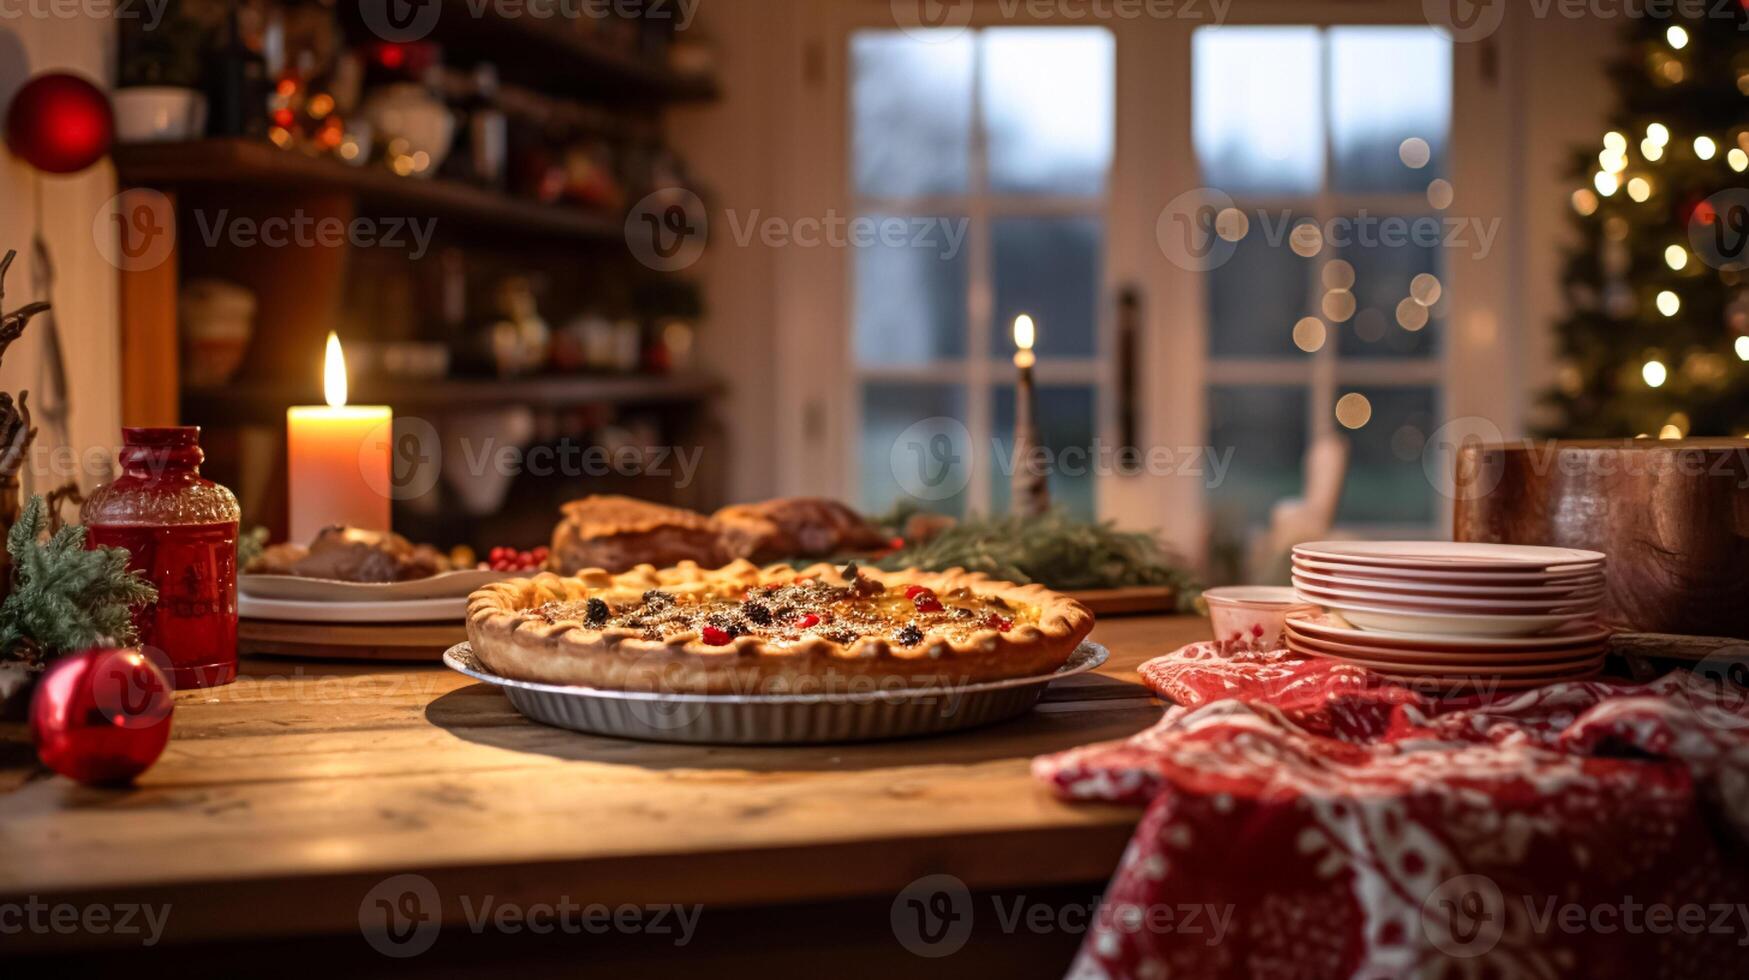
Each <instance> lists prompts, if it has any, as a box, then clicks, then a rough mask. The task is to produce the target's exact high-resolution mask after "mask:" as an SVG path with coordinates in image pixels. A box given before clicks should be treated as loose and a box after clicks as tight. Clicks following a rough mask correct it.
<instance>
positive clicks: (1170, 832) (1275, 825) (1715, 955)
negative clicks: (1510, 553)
mask: <svg viewBox="0 0 1749 980" xmlns="http://www.w3.org/2000/svg"><path fill="white" fill-rule="evenodd" d="M1140 673H1141V675H1142V677H1143V679H1144V680H1145V681H1146V682H1147V683H1148V685H1149V686H1150V687H1152V688H1153V689H1154V690H1155V691H1156V692H1158V693H1159V694H1160V695H1162V696H1163V697H1165V698H1167V699H1169V700H1171V701H1174V702H1176V704H1175V705H1174V706H1172V707H1170V708H1168V709H1167V711H1166V714H1165V717H1163V718H1162V719H1161V720H1160V723H1159V724H1157V725H1155V726H1154V727H1153V728H1151V729H1149V730H1148V731H1145V732H1142V733H1141V734H1139V735H1136V736H1134V737H1132V738H1129V739H1127V740H1124V741H1121V742H1109V743H1104V744H1100V745H1091V746H1086V747H1084V748H1079V749H1073V750H1071V751H1068V752H1063V753H1060V754H1058V755H1053V756H1045V757H1041V758H1039V759H1037V760H1036V761H1035V762H1034V764H1033V771H1034V773H1035V774H1036V775H1037V776H1038V778H1040V779H1042V780H1044V781H1045V782H1046V783H1048V784H1049V785H1050V786H1051V787H1052V789H1053V790H1054V791H1055V792H1057V793H1058V794H1059V795H1061V796H1063V797H1065V798H1068V799H1072V800H1107V801H1116V802H1123V803H1147V804H1148V809H1147V812H1146V813H1145V814H1144V815H1143V817H1142V820H1141V823H1140V825H1139V826H1138V827H1137V828H1136V834H1135V838H1134V839H1133V840H1132V841H1131V842H1130V846H1129V848H1128V849H1127V850H1126V851H1125V853H1124V856H1123V859H1122V861H1121V862H1120V864H1119V866H1118V869H1117V872H1116V874H1115V875H1114V876H1113V878H1112V880H1111V884H1110V887H1109V888H1108V889H1107V891H1106V896H1105V901H1104V903H1103V905H1102V907H1101V909H1100V911H1099V914H1098V915H1097V916H1096V920H1095V923H1094V925H1093V927H1092V928H1091V929H1090V931H1089V933H1088V936H1087V938H1086V941H1085V942H1084V943H1083V944H1082V947H1081V952H1080V955H1079V956H1078V957H1077V959H1076V963H1075V967H1074V969H1073V970H1072V972H1071V976H1074V977H1085V978H1094V977H1136V978H1140V980H1154V978H1166V977H1235V978H1238V977H1255V978H1277V977H1279V978H1296V980H1297V978H1317V977H1365V978H1373V977H1411V976H1412V977H1422V976H1431V977H1438V976H1453V977H1498V978H1513V977H1534V978H1544V977H1547V978H1554V977H1569V976H1582V977H1588V978H1611V977H1623V978H1629V977H1631V978H1636V980H1639V978H1648V977H1740V976H1749V851H1746V850H1745V843H1746V841H1749V703H1746V701H1745V699H1744V698H1743V697H1742V696H1741V695H1742V692H1741V691H1739V690H1736V689H1733V688H1730V687H1725V688H1723V689H1721V688H1720V687H1718V686H1717V685H1713V684H1708V683H1707V682H1706V681H1704V680H1702V679H1701V678H1700V677H1698V676H1696V675H1691V674H1689V673H1688V672H1685V671H1680V672H1676V673H1672V674H1670V675H1668V676H1666V677H1663V678H1661V679H1659V680H1657V681H1654V682H1652V683H1650V684H1643V685H1631V686H1630V685H1625V684H1615V683H1610V682H1601V681H1592V682H1575V683H1567V684H1557V685H1551V686H1548V687H1543V688H1538V689H1535V690H1531V691H1527V692H1523V693H1518V694H1509V693H1501V694H1495V695H1493V696H1492V697H1491V698H1469V699H1466V700H1462V701H1458V700H1445V701H1441V700H1437V699H1434V698H1430V697H1424V696H1421V695H1419V694H1416V693H1414V692H1412V691H1409V690H1406V689H1404V688H1402V687H1397V686H1394V685H1393V684H1391V683H1390V682H1388V681H1386V680H1384V679H1383V678H1380V677H1378V676H1377V675H1374V674H1371V673H1369V672H1368V671H1366V670H1363V669H1361V668H1358V667H1354V666H1350V665H1346V664H1340V663H1336V662H1334V661H1323V660H1315V661H1307V660H1301V659H1298V658H1296V657H1294V656H1292V655H1290V654H1289V653H1287V652H1286V651H1281V650H1278V651H1272V652H1264V653H1239V654H1229V653H1224V652H1222V651H1221V650H1220V649H1219V648H1218V647H1217V646H1216V645H1215V644H1212V643H1208V644H1194V645H1192V646H1189V647H1186V648H1184V649H1183V650H1180V651H1178V652H1176V653H1173V654H1170V655H1168V656H1165V657H1160V658H1158V659H1155V660H1152V661H1150V662H1148V663H1147V664H1145V665H1143V666H1142V668H1141V670H1140Z"/></svg>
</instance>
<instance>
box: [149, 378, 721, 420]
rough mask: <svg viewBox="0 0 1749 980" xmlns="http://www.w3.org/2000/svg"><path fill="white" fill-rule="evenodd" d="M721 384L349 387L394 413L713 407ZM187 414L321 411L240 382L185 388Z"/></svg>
mask: <svg viewBox="0 0 1749 980" xmlns="http://www.w3.org/2000/svg"><path fill="white" fill-rule="evenodd" d="M721 390H722V384H721V382H719V381H717V380H716V379H715V378H710V377H706V376H704V375H694V374H676V375H624V376H612V375H536V376H533V377H527V378H509V379H503V380H499V379H495V378H454V379H445V380H438V381H400V380H389V379H371V378H362V379H359V380H357V381H355V382H354V384H353V386H352V398H351V401H352V402H353V403H354V404H358V405H388V406H390V407H392V408H394V409H396V410H397V411H413V410H427V411H430V410H441V409H468V408H486V407H493V406H509V405H521V406H527V407H532V408H568V407H571V406H576V405H593V404H614V405H660V404H676V405H678V404H688V403H694V402H702V401H705V400H708V399H709V398H711V397H712V396H714V395H716V394H717V393H718V392H720V391H721ZM182 404H183V414H184V415H185V416H187V417H189V418H191V419H211V418H219V417H223V418H226V419H230V420H233V421H262V420H275V419H283V417H284V412H285V410H286V408H288V407H290V406H292V405H320V404H322V395H321V392H320V391H319V390H318V389H317V387H316V386H315V384H313V383H311V384H308V385H289V384H274V383H269V382H261V383H249V382H246V381H245V382H235V383H232V384H229V385H225V386H222V387H216V388H188V389H186V390H184V391H183V393H182Z"/></svg>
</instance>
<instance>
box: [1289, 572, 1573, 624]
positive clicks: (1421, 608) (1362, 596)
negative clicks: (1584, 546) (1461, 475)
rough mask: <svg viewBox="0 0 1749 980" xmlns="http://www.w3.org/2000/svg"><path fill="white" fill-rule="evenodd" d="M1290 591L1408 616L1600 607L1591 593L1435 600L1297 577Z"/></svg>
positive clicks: (1312, 600) (1529, 612) (1542, 612)
mask: <svg viewBox="0 0 1749 980" xmlns="http://www.w3.org/2000/svg"><path fill="white" fill-rule="evenodd" d="M1294 587H1295V590H1296V591H1297V593H1298V595H1299V596H1300V597H1301V598H1302V599H1304V600H1305V601H1307V602H1310V603H1313V604H1315V605H1320V606H1323V605H1329V604H1331V603H1336V602H1357V603H1361V604H1363V605H1368V606H1376V607H1378V608H1381V609H1402V610H1405V611H1410V612H1453V613H1478V614H1482V615H1521V616H1537V615H1553V614H1557V613H1570V614H1572V615H1575V616H1580V615H1584V614H1586V613H1588V612H1596V611H1597V610H1598V609H1600V608H1602V606H1603V593H1602V592H1593V593H1591V594H1590V595H1589V596H1582V597H1579V598H1560V599H1529V600H1525V601H1522V602H1520V601H1516V600H1511V599H1458V598H1442V597H1439V596H1418V595H1408V596H1406V595H1396V594H1393V593H1389V592H1374V591H1370V590H1364V591H1363V590H1348V589H1329V588H1321V587H1318V586H1314V585H1311V584H1309V583H1306V582H1303V581H1301V580H1300V578H1299V577H1298V576H1295V577H1294Z"/></svg>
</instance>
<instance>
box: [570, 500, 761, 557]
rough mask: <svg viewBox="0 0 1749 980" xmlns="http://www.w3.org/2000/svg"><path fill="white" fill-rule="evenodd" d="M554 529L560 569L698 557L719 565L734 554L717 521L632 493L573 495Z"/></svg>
mask: <svg viewBox="0 0 1749 980" xmlns="http://www.w3.org/2000/svg"><path fill="white" fill-rule="evenodd" d="M563 512H564V515H565V516H564V520H562V521H560V522H559V526H558V527H556V528H554V529H553V545H552V549H551V550H552V561H553V564H554V565H555V567H557V569H558V570H559V571H560V572H563V573H566V574H571V573H575V572H577V571H580V570H582V569H585V568H604V569H606V570H608V571H610V572H623V571H626V570H627V569H631V568H636V567H637V566H639V565H646V564H647V565H676V564H679V563H680V562H683V561H693V562H697V563H699V564H700V565H705V566H708V567H712V568H714V567H716V566H718V565H721V564H723V563H725V562H727V561H728V560H729V559H730V557H732V556H730V555H729V554H727V553H726V552H725V551H724V550H723V546H722V542H721V541H720V540H719V532H718V529H717V526H716V525H715V524H714V523H712V522H711V519H710V518H708V517H706V516H704V515H703V514H699V513H696V512H694V511H690V510H684V509H682V508H679V507H665V506H663V505H661V504H652V503H650V502H648V501H644V500H635V499H633V498H631V497H617V496H611V495H596V496H591V497H584V498H583V499H582V500H573V501H571V502H570V503H568V504H566V505H565V506H564V508H563Z"/></svg>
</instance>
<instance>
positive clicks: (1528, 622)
mask: <svg viewBox="0 0 1749 980" xmlns="http://www.w3.org/2000/svg"><path fill="white" fill-rule="evenodd" d="M1320 605H1323V606H1325V607H1326V608H1329V609H1334V610H1336V611H1337V612H1340V613H1341V614H1342V618H1343V619H1345V620H1347V621H1348V622H1349V623H1352V624H1353V625H1355V626H1358V627H1360V628H1361V629H1363V630H1385V631H1387V632H1391V633H1409V634H1412V635H1416V636H1498V637H1520V636H1536V635H1538V634H1541V633H1547V632H1549V631H1550V630H1555V629H1559V628H1560V627H1562V626H1565V625H1567V624H1568V623H1571V622H1573V621H1575V620H1581V619H1586V618H1588V617H1587V616H1586V614H1583V613H1581V614H1578V615H1566V614H1559V613H1547V614H1543V615H1537V616H1501V615H1489V614H1484V613H1437V612H1414V611H1411V610H1404V609H1391V608H1388V607H1385V606H1374V605H1367V604H1365V603H1358V602H1350V601H1348V600H1346V599H1344V600H1342V601H1340V602H1333V601H1328V600H1326V601H1324V602H1321V603H1320ZM1593 618H1594V617H1593Z"/></svg>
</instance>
